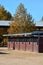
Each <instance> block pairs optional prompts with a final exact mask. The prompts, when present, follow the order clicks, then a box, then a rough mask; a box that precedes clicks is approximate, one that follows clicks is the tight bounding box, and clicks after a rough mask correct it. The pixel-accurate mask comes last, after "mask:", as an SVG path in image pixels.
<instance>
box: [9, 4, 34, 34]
mask: <svg viewBox="0 0 43 65" xmlns="http://www.w3.org/2000/svg"><path fill="white" fill-rule="evenodd" d="M33 22H34V21H33V19H32V16H31V15H30V14H28V13H27V11H26V9H25V7H24V5H23V4H22V3H20V5H19V6H18V8H17V11H16V13H15V16H14V21H13V22H12V23H11V24H10V28H9V29H8V32H9V33H22V32H30V31H33V30H35V24H34V23H33Z"/></svg>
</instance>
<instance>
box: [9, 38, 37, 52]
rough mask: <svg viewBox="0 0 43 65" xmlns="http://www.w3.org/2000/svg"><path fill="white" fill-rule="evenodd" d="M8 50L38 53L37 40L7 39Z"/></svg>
mask: <svg viewBox="0 0 43 65" xmlns="http://www.w3.org/2000/svg"><path fill="white" fill-rule="evenodd" d="M8 48H10V49H15V50H25V51H31V52H38V44H37V38H28V37H26V38H13V39H9V42H8Z"/></svg>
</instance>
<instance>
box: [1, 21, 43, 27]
mask: <svg viewBox="0 0 43 65" xmlns="http://www.w3.org/2000/svg"><path fill="white" fill-rule="evenodd" d="M10 22H11V21H1V20H0V26H10V24H9V23H10ZM34 23H35V26H40V27H43V22H42V21H34Z"/></svg>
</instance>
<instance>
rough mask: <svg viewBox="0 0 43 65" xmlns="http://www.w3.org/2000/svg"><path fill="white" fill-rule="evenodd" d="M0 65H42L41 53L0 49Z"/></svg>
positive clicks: (42, 56)
mask: <svg viewBox="0 0 43 65" xmlns="http://www.w3.org/2000/svg"><path fill="white" fill-rule="evenodd" d="M0 65H43V53H34V52H29V51H20V50H8V49H7V48H5V47H4V48H0Z"/></svg>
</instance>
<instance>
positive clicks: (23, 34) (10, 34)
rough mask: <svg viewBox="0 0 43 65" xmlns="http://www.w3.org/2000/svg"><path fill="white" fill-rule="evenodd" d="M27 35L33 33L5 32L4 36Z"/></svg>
mask: <svg viewBox="0 0 43 65" xmlns="http://www.w3.org/2000/svg"><path fill="white" fill-rule="evenodd" d="M27 35H31V33H18V34H4V35H3V36H27Z"/></svg>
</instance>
